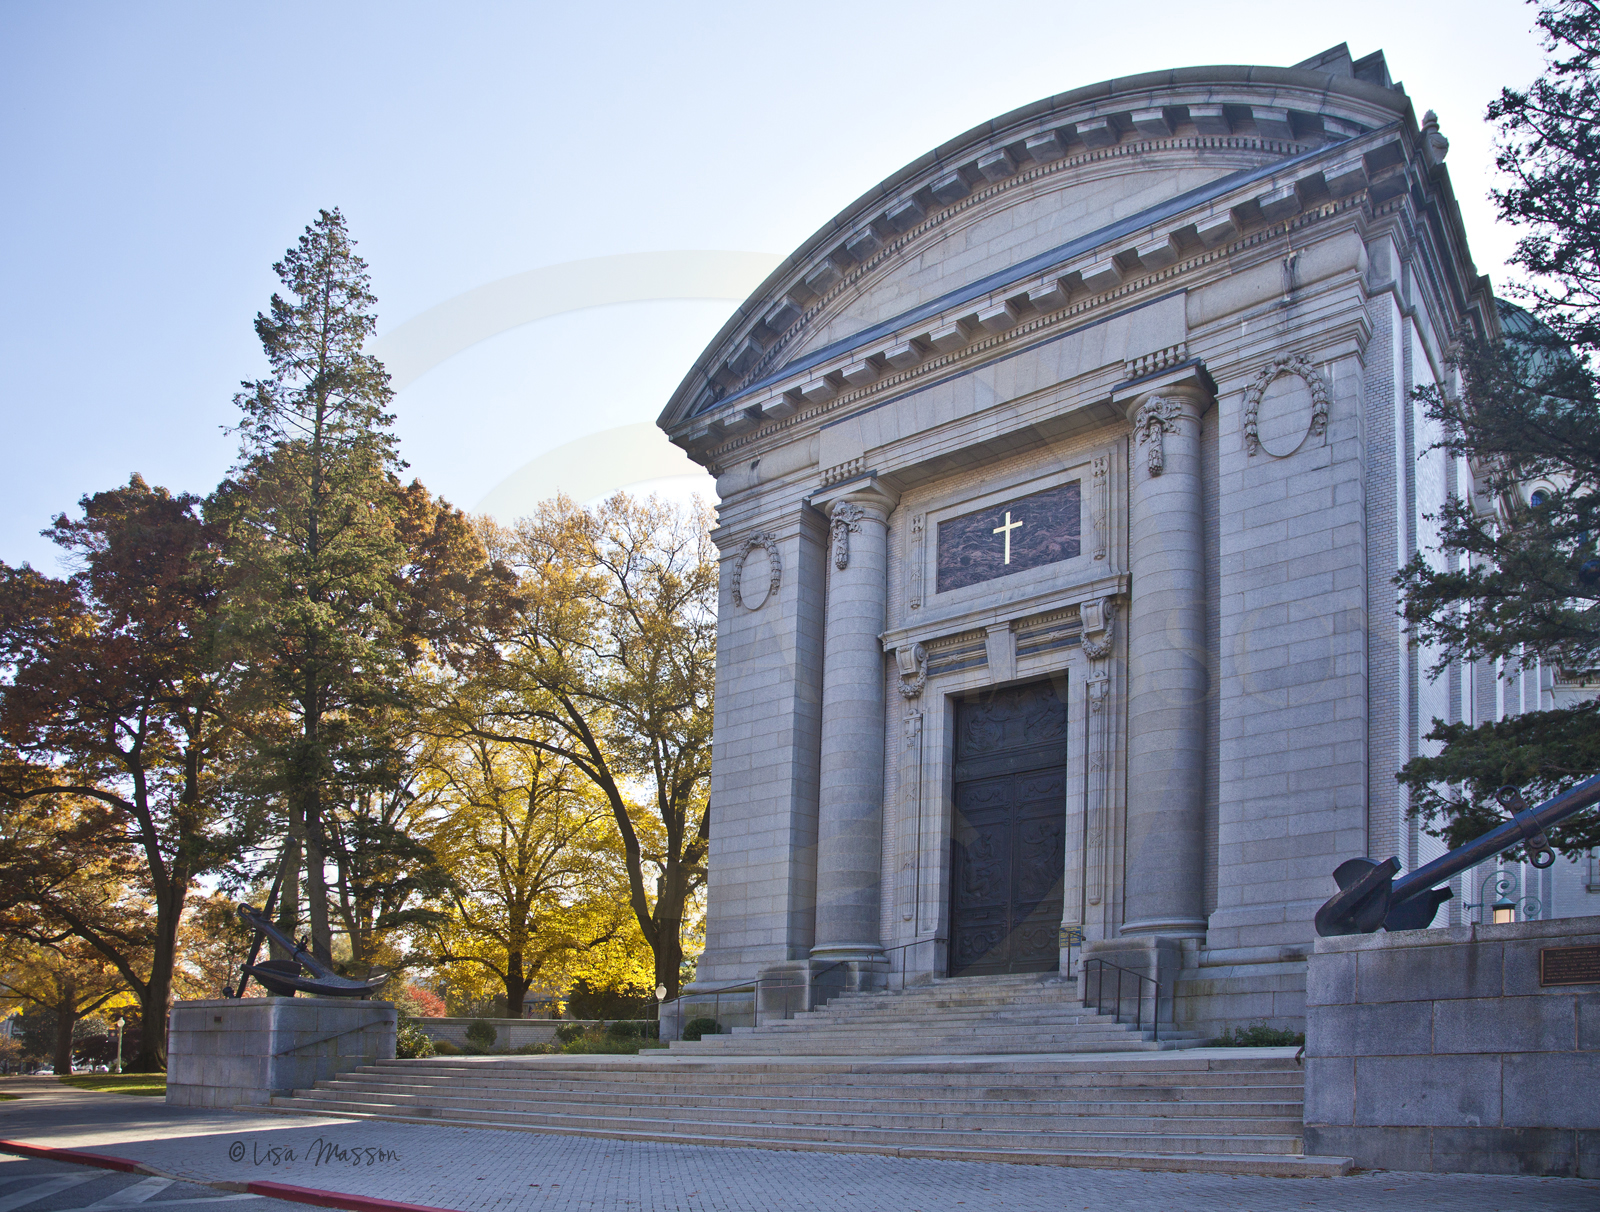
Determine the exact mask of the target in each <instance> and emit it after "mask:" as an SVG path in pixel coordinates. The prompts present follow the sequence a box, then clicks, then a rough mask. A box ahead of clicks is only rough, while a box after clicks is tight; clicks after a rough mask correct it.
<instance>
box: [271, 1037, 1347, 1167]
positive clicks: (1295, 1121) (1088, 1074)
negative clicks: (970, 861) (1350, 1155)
mask: <svg viewBox="0 0 1600 1212" xmlns="http://www.w3.org/2000/svg"><path fill="white" fill-rule="evenodd" d="M1303 1088H1304V1084H1303V1078H1302V1076H1301V1073H1300V1070H1299V1068H1298V1066H1297V1065H1296V1064H1295V1063H1294V1061H1293V1059H1292V1055H1291V1054H1289V1053H1287V1051H1286V1050H1284V1055H1272V1056H1261V1057H1254V1056H1238V1055H1233V1054H1230V1055H1228V1056H1221V1055H1212V1056H1206V1055H1203V1054H1196V1053H1173V1054H1161V1055H1159V1056H1155V1055H1151V1056H1146V1055H1134V1056H1116V1055H1101V1056H1097V1057H1092V1058H1090V1057H1082V1056H1067V1055H1038V1054H1035V1055H1033V1056H1024V1057H1018V1058H1015V1059H1012V1058H1007V1057H985V1058H982V1059H978V1060H966V1059H963V1058H960V1057H949V1058H941V1059H927V1060H923V1059H919V1060H916V1061H895V1060H881V1059H877V1058H862V1057H859V1056H858V1057H855V1058H852V1059H850V1060H847V1061H835V1060H832V1059H817V1060H812V1059H809V1058H804V1059H795V1060H773V1059H770V1058H768V1059H762V1060H755V1061H747V1060H742V1059H727V1060H719V1059H710V1058H705V1059H682V1060H680V1059H678V1058H676V1057H662V1056H661V1055H660V1054H659V1053H656V1054H655V1055H651V1054H648V1053H647V1054H645V1055H642V1056H639V1057H605V1058H595V1059H594V1060H593V1061H584V1060H580V1058H575V1057H573V1058H569V1057H540V1058H534V1057H528V1058H522V1057H517V1058H509V1057H508V1058H498V1057H485V1058H462V1059H461V1060H459V1061H453V1060H451V1059H450V1058H445V1059H442V1060H441V1059H433V1060H418V1061H387V1062H381V1063H379V1064H376V1065H367V1066H364V1067H362V1068H361V1069H359V1070H356V1071H354V1072H351V1073H348V1074H345V1075H343V1076H341V1077H339V1078H336V1079H333V1080H332V1081H326V1082H319V1083H318V1084H317V1086H316V1088H315V1089H312V1090H302V1091H296V1092H295V1093H294V1094H293V1095H292V1096H289V1097H282V1098H277V1099H274V1100H273V1103H272V1106H271V1107H270V1108H269V1109H270V1110H272V1111H275V1112H278V1113H281V1114H291V1115H293V1114H309V1115H337V1116H346V1117H354V1118H370V1119H382V1120H393V1121H396V1122H413V1123H414V1122H419V1121H420V1122H428V1123H456V1124H461V1125H471V1126H475V1127H493V1128H502V1129H507V1130H515V1131H524V1132H539V1133H549V1134H555V1135H585V1136H600V1137H604V1138H607V1139H618V1140H654V1141H675V1142H678V1143H690V1144H706V1145H725V1146H740V1147H753V1148H779V1149H812V1150H823V1151H830V1152H876V1153H889V1154H893V1155H897V1156H906V1157H943V1158H967V1159H971V1160H978V1159H982V1160H991V1161H1014V1162H1027V1163H1030V1164H1043V1165H1093V1166H1112V1167H1117V1166H1123V1167H1126V1166H1137V1167H1138V1168H1142V1169H1167V1170H1194V1171H1211V1172H1219V1173H1251V1174H1282V1175H1292V1174H1298V1175H1307V1174H1338V1173H1344V1172H1346V1171H1347V1170H1348V1168H1349V1163H1348V1161H1347V1160H1345V1159H1338V1158H1333V1159H1330V1158H1307V1157H1305V1156H1303V1145H1302V1141H1301V1129H1300V1124H1301V1115H1302V1105H1301V1100H1302V1097H1303Z"/></svg>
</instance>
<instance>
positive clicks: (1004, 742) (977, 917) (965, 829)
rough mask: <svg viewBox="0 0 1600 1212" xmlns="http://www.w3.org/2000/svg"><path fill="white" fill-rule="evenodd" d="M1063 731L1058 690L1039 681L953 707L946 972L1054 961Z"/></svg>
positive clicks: (1037, 968)
mask: <svg viewBox="0 0 1600 1212" xmlns="http://www.w3.org/2000/svg"><path fill="white" fill-rule="evenodd" d="M1066 735H1067V728H1066V703H1065V701H1064V696H1058V695H1057V693H1056V690H1055V687H1053V686H1052V685H1051V684H1050V683H1048V682H1042V683H1036V684H1033V685H1030V686H1019V687H1011V688H1008V689H1006V690H1003V691H999V692H996V693H993V694H990V695H987V696H984V697H982V698H980V699H976V700H974V701H972V702H967V703H961V704H959V705H958V706H957V710H956V769H955V775H956V781H955V821H954V834H953V838H952V846H951V863H952V870H951V873H950V874H951V891H950V901H951V906H950V908H951V912H950V972H951V975H953V976H976V975H980V974H985V973H997V972H1049V971H1054V970H1055V968H1056V967H1057V963H1058V955H1057V949H1056V930H1057V928H1058V927H1059V926H1060V924H1061V895H1062V868H1063V865H1064V862H1065V857H1066V854H1065V841H1066V836H1065V835H1066V830H1065V825H1066V820H1065V811H1066V773H1067V772H1066Z"/></svg>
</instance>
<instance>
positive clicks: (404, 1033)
mask: <svg viewBox="0 0 1600 1212" xmlns="http://www.w3.org/2000/svg"><path fill="white" fill-rule="evenodd" d="M436 1051H437V1049H436V1048H435V1047H434V1042H433V1039H432V1038H431V1037H430V1036H429V1035H428V1033H427V1032H426V1031H424V1030H423V1029H422V1028H421V1027H419V1026H417V1024H416V1023H414V1022H412V1021H411V1020H410V1019H409V1018H402V1019H401V1020H400V1025H399V1026H398V1027H396V1028H395V1033H394V1054H395V1055H396V1056H397V1057H399V1058H400V1059H401V1060H417V1059H420V1058H422V1057H428V1056H433V1055H434V1054H435V1052H436Z"/></svg>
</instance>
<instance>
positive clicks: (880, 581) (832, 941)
mask: <svg viewBox="0 0 1600 1212" xmlns="http://www.w3.org/2000/svg"><path fill="white" fill-rule="evenodd" d="M817 504H819V505H820V506H821V507H822V508H823V509H824V510H825V511H826V512H827V514H828V519H829V527H830V538H831V542H830V545H829V552H828V559H829V567H828V614H827V623H826V626H825V629H824V633H823V634H824V639H823V657H822V660H823V665H822V763H821V776H822V777H821V791H820V795H819V797H818V819H817V933H816V944H815V945H814V946H813V947H812V949H811V955H812V957H813V958H814V959H825V960H828V961H830V962H832V961H836V960H870V959H874V958H876V957H878V956H880V955H881V954H882V951H881V940H880V939H879V937H878V931H879V916H878V912H879V897H880V895H881V889H880V886H879V885H880V882H881V871H882V865H883V750H884V745H883V719H884V703H883V692H884V653H883V646H882V643H881V642H880V640H879V638H878V637H879V636H880V635H881V634H882V632H883V629H884V626H885V595H886V592H887V575H886V573H887V567H888V522H889V513H890V511H891V510H892V509H893V508H894V506H895V497H894V496H892V495H890V494H889V493H888V492H887V491H885V490H884V489H882V488H880V487H879V486H878V485H877V484H876V482H874V481H872V480H868V481H866V482H865V483H857V484H854V485H848V486H841V491H839V492H837V493H836V494H830V497H829V499H827V500H826V501H819V502H817Z"/></svg>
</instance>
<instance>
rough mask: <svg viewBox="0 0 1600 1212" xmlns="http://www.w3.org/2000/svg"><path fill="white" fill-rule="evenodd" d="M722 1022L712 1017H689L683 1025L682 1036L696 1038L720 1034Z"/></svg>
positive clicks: (690, 1038)
mask: <svg viewBox="0 0 1600 1212" xmlns="http://www.w3.org/2000/svg"><path fill="white" fill-rule="evenodd" d="M721 1033H722V1024H721V1023H719V1022H717V1020H716V1019H714V1018H691V1019H690V1020H689V1021H688V1022H686V1023H684V1025H683V1038H684V1039H687V1040H696V1039H699V1038H700V1037H701V1036H704V1035H720V1034H721Z"/></svg>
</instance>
